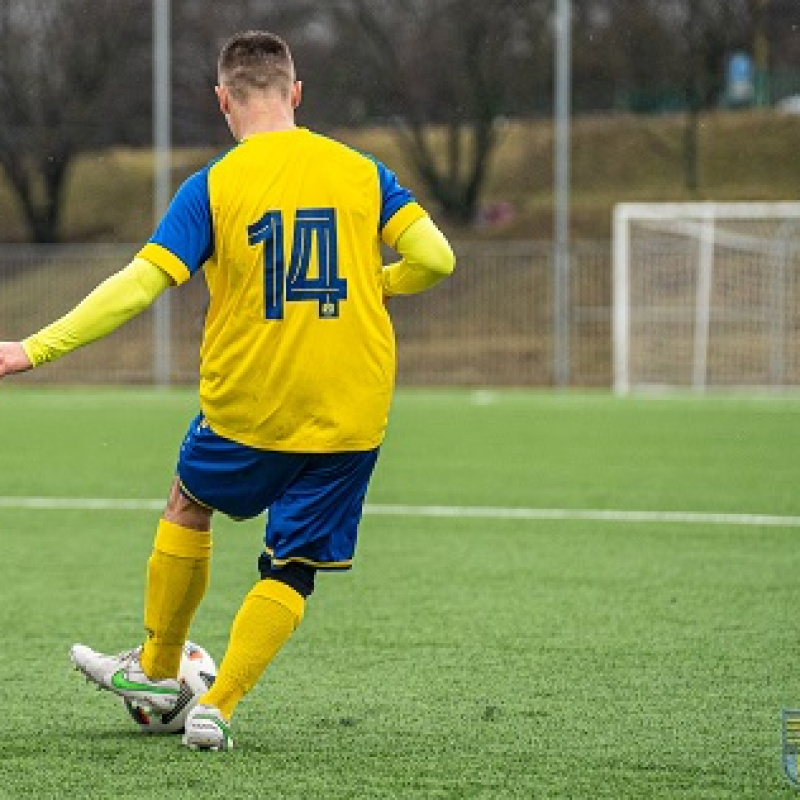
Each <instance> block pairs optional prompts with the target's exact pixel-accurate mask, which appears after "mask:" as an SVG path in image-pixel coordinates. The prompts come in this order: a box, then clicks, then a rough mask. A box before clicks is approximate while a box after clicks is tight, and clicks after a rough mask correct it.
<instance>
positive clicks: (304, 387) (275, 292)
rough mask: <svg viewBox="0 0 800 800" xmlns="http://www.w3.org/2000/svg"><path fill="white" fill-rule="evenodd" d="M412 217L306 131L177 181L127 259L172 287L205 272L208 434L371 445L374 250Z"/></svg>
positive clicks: (303, 447) (376, 427)
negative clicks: (153, 269) (134, 257)
mask: <svg viewBox="0 0 800 800" xmlns="http://www.w3.org/2000/svg"><path fill="white" fill-rule="evenodd" d="M424 215H425V212H424V211H423V209H422V208H421V207H420V206H419V205H418V204H417V203H416V202H415V200H414V197H413V196H412V194H411V193H410V192H409V191H408V190H407V189H405V188H404V187H402V186H401V185H400V184H399V183H398V181H397V179H396V177H395V175H394V174H393V173H392V172H391V171H390V170H388V169H387V168H386V167H385V166H384V165H383V164H381V163H380V162H378V161H376V160H374V159H372V158H370V157H368V156H366V155H363V154H361V153H359V152H357V151H355V150H352V149H351V148H349V147H347V146H345V145H343V144H341V143H339V142H336V141H334V140H332V139H329V138H327V137H324V136H321V135H319V134H315V133H312V132H311V131H308V130H306V129H305V128H294V129H291V130H287V131H280V132H274V133H263V134H257V135H253V136H248V137H246V138H245V139H244V140H243V141H242V142H240V143H239V144H238V145H236V146H235V147H233V148H232V149H231V150H229V151H228V152H227V153H225V154H224V155H222V156H221V157H219V158H217V159H215V160H214V161H212V162H210V163H209V164H208V165H206V167H205V168H204V169H202V170H200V171H199V172H197V173H195V174H194V175H192V176H191V177H190V178H188V180H187V181H186V182H185V183H184V184H183V185H182V186H181V188H180V189H179V190H178V192H177V193H176V195H175V197H174V199H173V201H172V203H171V205H170V207H169V209H168V210H167V212H166V214H165V216H164V218H163V219H162V220H161V222H160V223H159V225H158V227H157V228H156V231H155V233H154V234H153V236H152V237H151V239H150V241H149V242H148V243H147V244H146V245H145V246H144V248H142V250H141V251H140V252H139V255H140V256H141V257H142V258H145V259H147V260H148V261H151V262H152V263H154V264H156V265H157V266H158V267H160V268H161V269H163V270H164V271H165V272H166V273H168V274H169V275H170V276H171V278H172V279H173V280H174V281H175V283H176V284H180V283H183V282H184V281H186V280H188V278H189V277H190V276H191V275H192V274H193V273H194V272H196V271H197V270H199V269H201V268H202V269H203V271H204V274H205V279H206V282H207V285H208V290H209V297H210V303H209V307H208V311H207V315H206V320H205V326H204V332H203V342H202V347H201V359H200V360H201V364H200V399H201V407H202V411H203V413H204V415H205V417H206V419H207V420H208V423H209V424H210V425H211V428H212V429H213V430H214V431H215V432H216V433H218V434H220V435H221V436H224V437H226V438H229V439H232V440H234V441H237V442H240V443H241V444H245V445H249V446H251V447H256V448H260V449H268V450H282V451H290V452H342V451H348V450H368V449H372V448H374V447H376V446H378V445H379V444H380V442H381V441H382V439H383V436H384V432H385V428H386V423H387V419H388V413H389V405H390V402H391V395H392V390H393V384H394V372H395V343H394V333H393V330H392V325H391V321H390V319H389V316H388V314H387V312H386V308H385V306H384V303H383V297H382V289H381V269H382V266H383V261H382V257H381V242H384V243H386V244H387V245H389V246H390V247H392V246H394V244H395V243H396V242H397V239H398V238H399V236H400V235H401V234H402V233H403V231H404V230H406V228H408V226H409V225H411V224H412V223H413V222H415V221H416V220H417V219H419V218H421V217H423V216H424Z"/></svg>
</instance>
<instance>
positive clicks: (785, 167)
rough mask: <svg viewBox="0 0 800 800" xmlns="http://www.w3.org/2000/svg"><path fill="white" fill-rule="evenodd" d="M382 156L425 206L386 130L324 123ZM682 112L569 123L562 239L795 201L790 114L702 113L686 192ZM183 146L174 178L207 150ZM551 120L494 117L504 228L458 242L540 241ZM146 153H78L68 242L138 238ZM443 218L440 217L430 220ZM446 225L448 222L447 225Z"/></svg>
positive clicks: (10, 224) (546, 208)
mask: <svg viewBox="0 0 800 800" xmlns="http://www.w3.org/2000/svg"><path fill="white" fill-rule="evenodd" d="M332 133H333V135H335V136H337V137H338V138H340V139H342V140H343V141H345V142H348V143H350V144H352V145H353V146H355V147H358V148H359V149H363V150H366V151H369V152H372V153H374V154H375V155H376V156H377V157H378V158H381V159H382V160H384V161H386V163H387V164H389V165H390V166H392V167H393V168H394V169H395V171H396V172H397V173H398V176H399V177H400V178H401V180H403V182H405V183H406V184H407V185H409V186H410V187H411V188H412V189H414V191H415V192H416V193H417V195H418V197H419V198H420V199H421V200H422V202H423V203H425V202H428V205H429V207H430V209H431V211H433V212H434V213H435V211H436V209H435V207H434V206H433V204H432V203H429V201H428V198H427V196H426V193H425V191H424V188H423V187H422V186H420V185H419V182H418V181H417V180H416V178H415V176H414V175H413V173H412V172H411V170H410V169H409V168H408V165H407V163H406V161H405V159H404V157H403V154H402V152H400V151H399V150H398V147H397V142H396V141H395V138H394V136H393V135H392V132H391V131H390V130H388V129H359V130H341V131H333V132H332ZM683 135H684V119H683V117H681V116H664V117H634V116H629V115H614V116H603V117H591V118H582V119H576V120H574V121H573V125H572V166H571V170H572V176H571V177H572V181H571V190H572V215H571V223H572V235H573V237H574V238H576V239H608V238H609V236H610V218H611V209H612V208H613V206H614V204H615V203H617V202H620V201H667V200H669V201H689V200H717V201H725V200H739V201H746V200H781V201H786V200H793V199H795V198H796V197H797V196H798V193H800V188H799V187H800V159H798V158H797V157H796V152H795V151H796V145H797V143H798V142H799V141H800V118H797V117H789V116H782V115H779V114H776V113H775V112H774V111H771V110H765V111H747V112H719V113H713V114H709V115H707V116H705V117H704V119H703V122H702V126H701V139H700V159H701V163H700V177H701V187H700V189H699V190H698V191H696V192H690V191H688V190H687V189H686V188H685V185H684V177H683V146H682V142H683ZM214 152H215V151H211V150H181V151H179V152H176V153H175V155H174V158H173V174H174V181H175V185H176V186H177V184H178V183H179V182H180V181H181V180H182V179H183V178H184V177H185V176H186V175H188V174H189V173H190V172H192V171H193V170H194V169H196V168H197V167H199V166H200V165H202V164H203V163H205V161H206V160H207V159H208V158H210V157H211V156H212V155H214ZM552 186H553V127H552V124H551V123H550V122H549V121H533V122H518V121H510V122H507V123H505V124H504V125H503V127H502V129H501V134H500V143H499V146H498V148H497V150H496V152H495V155H494V159H493V161H492V164H491V169H490V174H489V179H488V182H487V186H486V191H485V195H484V202H485V203H486V204H496V203H504V204H509V205H510V207H511V208H512V209H513V211H514V213H513V217H512V219H510V220H509V221H507V222H505V223H504V224H502V225H496V226H493V227H486V226H483V227H480V228H478V227H474V228H469V229H463V228H462V229H456V228H450V229H449V232H450V233H451V234H452V235H453V236H456V237H458V238H462V239H463V238H513V239H549V238H551V235H552V228H553V220H552V214H553V198H552ZM151 197H152V161H151V157H150V153H149V152H148V151H142V150H128V149H116V150H110V151H104V152H101V153H93V154H88V155H86V156H85V157H83V158H81V159H80V160H79V161H78V162H77V163H76V164H75V166H74V169H73V171H72V174H71V177H70V181H69V185H68V187H67V192H66V205H65V213H64V237H65V239H66V240H67V241H112V242H114V241H115V242H134V243H135V242H138V241H140V240H142V239H143V238H146V237H147V236H148V235H149V233H150V230H151V227H152V223H153V219H152V211H151V202H152V201H151ZM440 221H442V222H444V221H443V220H440ZM445 227H447V225H446V224H445ZM25 237H26V232H25V228H24V225H23V223H22V219H21V217H20V214H19V211H18V209H17V208H16V206H15V203H14V200H13V198H12V196H11V194H10V192H9V190H8V187H7V185H5V184H4V183H3V182H2V180H0V241H2V242H15V241H25Z"/></svg>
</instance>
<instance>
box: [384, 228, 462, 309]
mask: <svg viewBox="0 0 800 800" xmlns="http://www.w3.org/2000/svg"><path fill="white" fill-rule="evenodd" d="M395 249H396V250H397V252H398V253H400V255H401V256H402V259H401V260H400V261H397V262H395V263H394V264H388V265H387V266H385V267H384V268H383V272H382V274H381V281H382V283H383V293H384V295H385V296H386V297H392V296H394V295H397V294H417V292H422V291H424V290H425V289H429V288H430V287H431V286H435V285H436V284H437V283H439V281H441V280H442V279H444V278H446V277H447V276H448V275H449V274H450V273H451V272H452V271H453V268H454V267H455V263H456V259H455V255H454V254H453V250H452V248H451V247H450V243H449V242H448V241H447V239H446V238H445V236H444V234H443V233H442V232H441V231H440V230H439V229H438V228H437V227H436V225H435V224H434V223H433V221H432V220H431V218H430V217H428V216H425V217H421V218H420V219H418V220H416V222H413V223H412V224H411V225H409V226H408V228H407V229H406V230H405V231H404V232H403V233H402V234H401V235H400V238H399V239H398V240H397V244H396V245H395Z"/></svg>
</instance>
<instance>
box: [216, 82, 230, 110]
mask: <svg viewBox="0 0 800 800" xmlns="http://www.w3.org/2000/svg"><path fill="white" fill-rule="evenodd" d="M214 93H215V94H216V95H217V101H218V102H219V110H220V111H221V112H222V113H223V114H225V115H226V116H227V115H228V114H230V111H231V98H230V95H229V94H228V90H227V89H226V88H225V87H224V86H215V87H214Z"/></svg>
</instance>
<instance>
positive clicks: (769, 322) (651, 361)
mask: <svg viewBox="0 0 800 800" xmlns="http://www.w3.org/2000/svg"><path fill="white" fill-rule="evenodd" d="M612 248H613V254H612V257H613V270H614V275H613V280H614V297H613V304H614V310H613V350H614V354H613V360H614V363H613V368H614V390H615V391H616V392H617V393H618V394H626V393H628V392H630V391H632V390H636V389H646V388H657V387H664V388H675V387H690V388H692V389H694V390H696V391H705V390H706V389H707V388H734V387H736V388H739V387H745V388H746V387H752V388H762V387H772V388H783V387H788V386H795V387H796V386H800V203H620V204H618V205H617V206H615V208H614V219H613V243H612Z"/></svg>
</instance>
